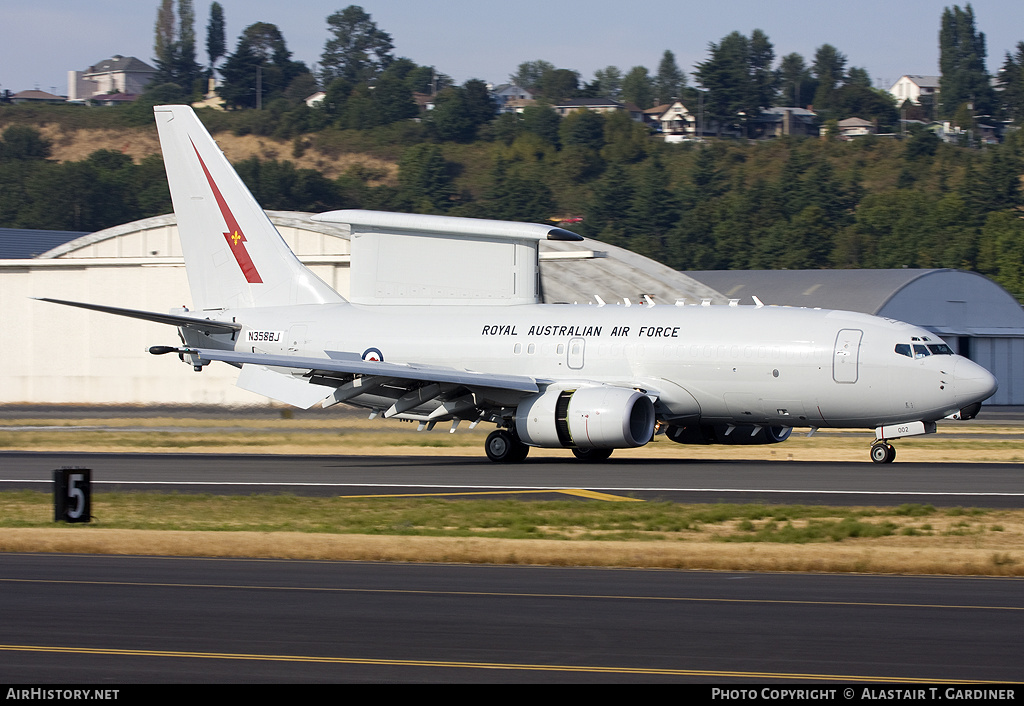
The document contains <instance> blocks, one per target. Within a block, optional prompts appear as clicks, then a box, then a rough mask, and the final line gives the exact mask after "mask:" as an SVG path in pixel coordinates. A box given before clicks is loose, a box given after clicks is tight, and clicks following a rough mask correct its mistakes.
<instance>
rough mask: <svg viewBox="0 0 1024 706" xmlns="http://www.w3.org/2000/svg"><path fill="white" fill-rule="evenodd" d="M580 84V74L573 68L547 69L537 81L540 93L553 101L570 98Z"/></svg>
mask: <svg viewBox="0 0 1024 706" xmlns="http://www.w3.org/2000/svg"><path fill="white" fill-rule="evenodd" d="M579 85H580V75H579V73H578V72H576V71H573V70H572V69H551V70H550V71H545V72H544V73H543V75H541V77H540V81H538V82H537V86H536V87H537V90H538V92H539V93H540V95H542V96H544V97H545V98H547V99H549V100H552V101H556V102H557V101H561V100H564V99H566V98H569V97H570V96H572V95H573V94H574V93H576V90H577V89H578V88H579Z"/></svg>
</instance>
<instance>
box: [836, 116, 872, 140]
mask: <svg viewBox="0 0 1024 706" xmlns="http://www.w3.org/2000/svg"><path fill="white" fill-rule="evenodd" d="M876 132H877V130H876V129H875V124H874V123H872V122H871V121H870V120H865V119H864V118H847V119H846V120H840V121H839V136H840V137H841V138H843V139H846V140H849V139H852V138H854V137H863V136H864V135H874V134H875V133H876Z"/></svg>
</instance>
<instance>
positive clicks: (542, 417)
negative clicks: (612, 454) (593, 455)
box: [516, 386, 655, 450]
mask: <svg viewBox="0 0 1024 706" xmlns="http://www.w3.org/2000/svg"><path fill="white" fill-rule="evenodd" d="M654 423H655V416H654V403H653V402H652V401H651V398H649V397H648V396H647V395H645V394H643V393H642V392H638V391H636V390H632V389H628V388H624V387H610V386H601V387H581V388H578V389H575V390H548V391H547V392H542V393H541V394H539V395H533V396H532V397H527V398H526V399H525V400H523V401H522V402H520V403H519V406H518V407H517V408H516V433H517V434H518V435H519V438H520V439H521V440H522V441H523V442H524V443H526V444H529V445H530V446H540V447H543V448H578V449H583V450H586V449H626V448H633V447H636V446H643V445H644V444H646V443H647V442H648V441H650V440H651V438H652V437H653V436H654Z"/></svg>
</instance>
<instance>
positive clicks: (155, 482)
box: [0, 479, 1024, 498]
mask: <svg viewBox="0 0 1024 706" xmlns="http://www.w3.org/2000/svg"><path fill="white" fill-rule="evenodd" d="M92 482H93V484H94V485H102V484H105V485H181V486H187V485H197V486H214V485H221V486H240V487H245V486H254V487H263V486H266V487H292V488H296V487H299V488H422V489H429V490H447V489H454V488H458V489H462V490H507V491H510V492H513V491H516V490H551V491H559V490H578V489H579V488H580V486H578V485H557V486H554V485H552V486H548V485H425V484H422V483H303V482H294V483H286V482H269V483H252V482H244V483H237V482H230V481H160V480H93V481H92ZM0 483H53V480H52V479H24V480H19V479H0ZM586 488H587V490H595V491H599V492H604V493H610V492H619V493H630V492H660V493H665V492H672V493H776V494H780V495H782V494H787V493H790V494H808V495H810V494H819V495H939V496H954V497H1000V498H1017V497H1024V493H973V492H962V493H950V492H935V491H930V490H779V489H767V488H662V487H651V488H632V487H630V488H617V487H597V486H586Z"/></svg>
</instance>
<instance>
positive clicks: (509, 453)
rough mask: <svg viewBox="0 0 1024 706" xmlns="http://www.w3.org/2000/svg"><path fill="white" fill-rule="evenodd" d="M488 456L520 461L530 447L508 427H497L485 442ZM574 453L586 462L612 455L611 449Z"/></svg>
mask: <svg viewBox="0 0 1024 706" xmlns="http://www.w3.org/2000/svg"><path fill="white" fill-rule="evenodd" d="M484 449H485V450H486V451H487V458H489V459H491V460H492V461H494V462H495V463H520V462H521V461H524V460H526V455H527V454H528V453H530V447H529V446H527V445H526V444H524V443H523V442H522V441H520V440H519V437H518V436H516V435H515V434H514V433H513V432H511V431H509V430H508V429H495V430H494V431H492V432H491V433H490V434H488V435H487V441H486V442H484ZM572 453H573V455H574V456H576V458H578V459H579V460H580V461H583V462H584V463H600V462H601V461H604V460H607V458H608V457H609V456H611V455H612V450H611V449H573V450H572Z"/></svg>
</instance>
